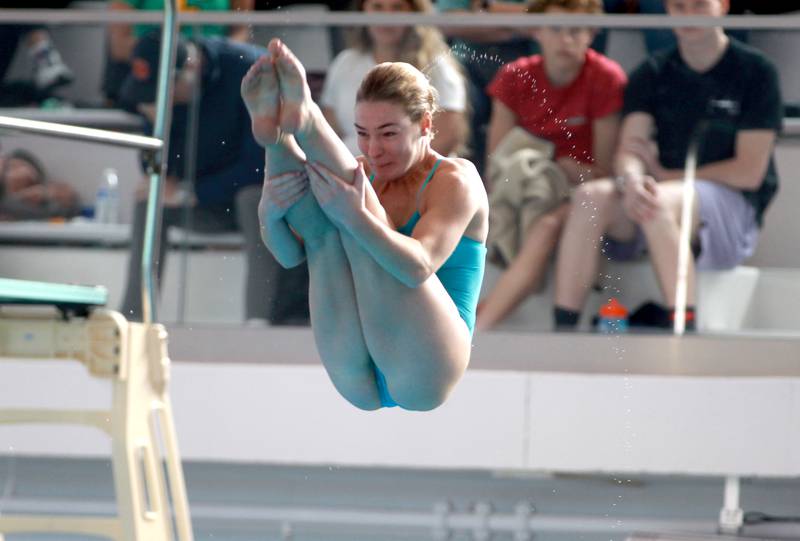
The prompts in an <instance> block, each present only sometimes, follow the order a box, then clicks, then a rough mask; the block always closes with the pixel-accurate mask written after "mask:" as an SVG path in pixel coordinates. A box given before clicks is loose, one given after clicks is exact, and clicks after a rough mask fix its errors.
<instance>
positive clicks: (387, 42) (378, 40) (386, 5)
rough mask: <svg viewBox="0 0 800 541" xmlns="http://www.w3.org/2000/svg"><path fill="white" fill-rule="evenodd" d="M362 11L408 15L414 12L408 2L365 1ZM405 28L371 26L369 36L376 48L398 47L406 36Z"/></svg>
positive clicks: (398, 0) (392, 0)
mask: <svg viewBox="0 0 800 541" xmlns="http://www.w3.org/2000/svg"><path fill="white" fill-rule="evenodd" d="M362 11H364V12H366V13H408V12H411V11H413V8H412V7H411V4H410V3H409V2H407V1H406V0H365V2H364V5H363V7H362ZM407 30H408V27H405V26H370V27H369V29H368V32H369V36H370V38H372V42H373V43H374V44H375V46H376V47H382V48H384V47H385V48H393V47H398V46H399V45H400V43H401V42H402V41H403V38H404V37H405V35H406V31H407Z"/></svg>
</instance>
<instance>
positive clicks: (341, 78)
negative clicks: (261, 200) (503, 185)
mask: <svg viewBox="0 0 800 541" xmlns="http://www.w3.org/2000/svg"><path fill="white" fill-rule="evenodd" d="M356 8H357V9H358V10H359V11H364V12H366V13H381V12H417V13H420V12H431V11H432V10H433V8H432V6H431V4H430V3H429V0H359V1H358V4H357V5H356ZM352 41H353V48H351V49H346V50H344V51H342V52H341V53H340V54H339V55H338V56H337V57H336V58H335V59H334V60H333V62H332V64H331V66H330V69H329V70H328V73H327V76H326V79H325V84H324V87H323V91H322V96H321V99H320V103H321V105H322V112H323V114H324V115H325V118H326V120H327V121H328V123H329V124H330V125H331V126H332V127H333V129H334V130H335V131H336V133H337V134H338V135H339V137H341V138H342V141H344V143H345V144H346V145H347V147H348V148H349V149H350V151H351V152H352V153H353V154H354V155H356V156H357V155H359V154H361V153H360V152H359V150H358V140H357V139H358V138H357V134H356V129H355V126H354V122H355V117H354V114H355V113H354V110H355V103H356V90H358V86H359V84H360V83H361V80H362V79H363V78H364V76H365V75H366V73H367V72H368V71H369V70H370V68H372V67H373V66H375V65H376V64H380V63H382V62H407V63H409V64H411V65H413V66H414V67H416V68H418V69H419V70H420V71H422V72H423V73H425V74H426V75H427V76H428V78H429V79H430V81H431V84H432V85H433V87H434V88H436V90H437V91H438V92H439V106H440V108H441V110H440V111H439V112H438V113H437V114H436V116H435V117H434V121H433V122H434V126H433V130H434V135H435V137H434V139H433V141H432V143H431V146H432V147H433V149H434V150H436V151H437V152H439V153H441V154H443V155H445V156H448V155H450V154H452V153H454V152H456V151H457V150H458V148H459V146H460V145H461V144H462V143H464V142H465V139H466V131H467V120H466V109H467V94H466V86H465V81H464V77H463V76H462V75H461V70H460V66H459V65H458V63H457V62H456V61H455V60H454V59H453V57H452V56H451V55H450V53H449V49H448V47H447V44H446V43H445V42H444V39H443V38H442V36H441V34H440V33H439V31H438V30H436V29H435V28H430V27H424V26H415V27H408V26H374V25H373V26H369V27H368V28H361V29H358V30H357V31H356V32H355V33H354V35H353V40H352Z"/></svg>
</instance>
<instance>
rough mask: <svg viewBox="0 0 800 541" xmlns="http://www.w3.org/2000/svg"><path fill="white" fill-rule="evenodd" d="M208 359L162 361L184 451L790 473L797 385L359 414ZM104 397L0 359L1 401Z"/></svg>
mask: <svg viewBox="0 0 800 541" xmlns="http://www.w3.org/2000/svg"><path fill="white" fill-rule="evenodd" d="M309 339H310V335H309ZM533 342H534V343H535V340H534V341H533ZM303 349H304V350H305V349H306V348H305V347H304V348H303ZM268 351H269V348H268V346H267V347H266V348H265V353H264V355H265V357H269V353H268ZM220 361H221V362H219V363H212V364H206V363H192V362H177V363H175V364H174V365H173V372H172V402H173V405H174V408H175V416H176V423H177V430H178V435H179V440H180V448H181V452H182V455H183V457H184V459H186V460H205V461H212V462H218V461H229V462H261V463H276V464H304V465H312V464H323V465H327V464H329V465H341V466H379V467H415V468H417V467H419V468H439V469H488V470H495V471H497V470H512V471H555V472H626V473H659V474H661V473H665V474H697V475H731V474H738V475H747V476H751V475H752V476H779V477H792V476H796V475H800V431H798V430H797V429H796V427H797V426H800V401H798V400H797V397H798V396H800V395H799V394H798V393H799V392H800V382H798V380H797V379H786V378H784V379H780V378H775V379H769V378H765V379H749V378H685V377H663V376H662V377H658V376H624V375H587V374H558V373H536V372H517V371H492V370H470V371H469V372H468V373H467V375H466V377H465V378H464V380H463V381H462V382H461V383H460V384H459V385H458V387H457V388H456V390H455V392H454V393H453V395H452V396H451V398H450V400H449V401H448V402H447V403H446V404H445V405H444V406H442V407H441V408H439V409H437V410H435V411H433V412H428V413H414V412H406V411H403V410H399V409H396V408H395V409H391V410H381V411H379V412H363V411H360V410H357V409H355V408H354V407H352V406H350V405H349V404H347V403H346V402H345V401H344V400H343V399H342V398H341V397H340V396H338V394H337V393H336V392H335V390H334V389H333V387H332V385H331V384H330V382H329V380H328V378H327V376H326V375H325V372H324V370H323V369H322V367H321V366H320V365H303V366H298V365H281V364H266V363H265V364H260V365H259V364H237V363H226V362H224V361H225V359H220ZM272 361H275V359H274V358H273V359H272ZM109 400H110V398H109V393H108V390H107V388H106V387H105V386H104V385H103V384H102V382H99V381H96V380H90V379H88V378H87V377H86V374H85V370H84V369H83V367H81V366H78V365H72V364H65V363H55V362H46V361H41V362H27V363H25V362H15V361H9V362H4V363H0V407H11V406H14V407H57V406H61V407H68V408H76V407H93V408H97V407H103V406H104V405H105V404H107V403H108V402H109ZM53 441H58V442H59V443H58V445H53V444H52V442H53ZM108 451H109V447H108V441H107V438H106V437H105V436H104V435H102V434H100V433H96V432H93V431H91V430H90V429H85V428H72V427H60V428H56V429H54V430H47V429H45V428H43V427H30V426H16V427H15V426H11V427H8V426H0V453H2V454H8V453H13V454H20V455H28V454H31V455H46V456H104V455H106V454H107V453H108Z"/></svg>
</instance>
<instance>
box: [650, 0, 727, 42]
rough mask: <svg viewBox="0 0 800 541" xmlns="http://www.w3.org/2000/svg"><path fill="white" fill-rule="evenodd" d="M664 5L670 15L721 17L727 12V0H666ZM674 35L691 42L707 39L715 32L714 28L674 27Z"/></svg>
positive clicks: (683, 40) (682, 40)
mask: <svg viewBox="0 0 800 541" xmlns="http://www.w3.org/2000/svg"><path fill="white" fill-rule="evenodd" d="M664 6H665V7H666V9H667V13H669V14H670V15H683V16H690V15H696V16H704V17H722V16H723V15H725V14H726V13H728V8H729V7H730V5H729V1H728V0H666V1H665V2H664ZM674 32H675V36H676V37H677V38H678V40H679V41H681V42H683V43H693V42H696V41H701V40H704V39H707V38H708V37H710V36H711V35H713V34H714V33H715V32H716V29H715V28H686V27H677V28H675V29H674Z"/></svg>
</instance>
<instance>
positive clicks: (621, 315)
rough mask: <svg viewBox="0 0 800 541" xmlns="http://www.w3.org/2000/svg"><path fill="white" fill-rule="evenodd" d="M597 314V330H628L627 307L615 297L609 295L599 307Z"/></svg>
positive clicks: (607, 331) (610, 332) (610, 331)
mask: <svg viewBox="0 0 800 541" xmlns="http://www.w3.org/2000/svg"><path fill="white" fill-rule="evenodd" d="M598 315H599V316H600V317H599V319H598V320H597V330H598V331H600V332H603V333H608V334H613V333H621V332H627V331H628V309H627V308H625V307H624V306H623V305H622V303H620V302H619V301H618V300H617V299H616V298H615V297H611V298H610V299H608V302H607V303H606V304H604V305H603V306H601V307H600V311H599V313H598Z"/></svg>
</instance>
